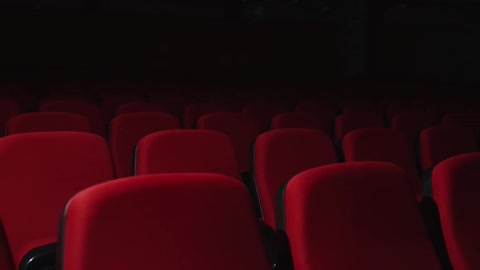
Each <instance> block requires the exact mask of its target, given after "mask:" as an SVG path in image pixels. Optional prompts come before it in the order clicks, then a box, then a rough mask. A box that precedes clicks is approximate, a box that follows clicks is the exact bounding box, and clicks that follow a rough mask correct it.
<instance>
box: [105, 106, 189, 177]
mask: <svg viewBox="0 0 480 270" xmlns="http://www.w3.org/2000/svg"><path fill="white" fill-rule="evenodd" d="M179 128H180V121H179V120H178V118H177V117H175V116H173V115H170V114H166V113H154V112H145V113H128V114H122V115H119V116H117V117H115V118H114V119H113V120H112V121H111V122H110V139H109V143H110V149H111V151H112V156H113V164H114V166H115V174H116V176H117V177H127V176H130V175H132V173H133V155H134V151H135V146H136V145H137V143H138V142H139V141H140V140H141V139H142V138H143V137H145V136H147V135H148V134H151V133H154V132H157V131H162V130H170V129H179Z"/></svg>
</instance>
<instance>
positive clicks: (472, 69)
mask: <svg viewBox="0 0 480 270" xmlns="http://www.w3.org/2000/svg"><path fill="white" fill-rule="evenodd" d="M478 14H480V1H464V0H455V1H435V0H431V1H423V2H421V1H413V0H410V1H388V0H384V1H375V0H337V1H336V0H325V1H316V0H232V1H220V0H218V1H217V0H177V1H171V0H169V1H153V0H41V1H40V0H2V2H0V35H1V36H0V80H2V81H3V82H20V81H22V82H32V83H45V84H48V83H50V82H58V81H70V82H74V81H83V82H85V81H107V80H111V81H112V80H115V81H142V82H145V81H160V82H164V83H166V84H168V83H175V82H179V81H182V82H193V83H207V84H218V85H255V86H257V87H261V86H262V85H281V86H285V87H289V86H290V85H291V86H292V87H293V86H298V85H305V86H307V87H308V86H313V85H334V84H335V83H336V82H338V81H342V80H344V79H345V78H350V77H352V76H355V77H361V78H367V79H375V80H388V81H398V82H404V81H415V82H418V81H420V82H435V83H443V84H454V85H457V84H466V85H476V84H477V83H478V82H479V76H478V74H480V72H479V71H480V64H479V63H480V53H479V48H480V35H479V25H480V16H478Z"/></svg>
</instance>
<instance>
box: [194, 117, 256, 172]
mask: <svg viewBox="0 0 480 270" xmlns="http://www.w3.org/2000/svg"><path fill="white" fill-rule="evenodd" d="M197 125H198V128H199V129H209V130H216V131H219V132H221V133H223V134H225V135H227V136H228V137H229V138H230V140H231V141H232V143H233V146H234V147H235V153H236V156H237V160H238V164H239V167H240V171H241V172H242V173H246V172H248V171H250V163H251V158H250V156H251V148H252V145H253V142H254V141H255V139H256V138H257V136H258V135H259V134H260V131H259V129H258V127H257V125H256V123H255V121H253V120H252V119H250V118H249V117H247V116H245V115H244V114H242V113H240V112H223V113H222V112H219V113H210V114H207V115H204V116H202V117H200V118H199V119H198V122H197Z"/></svg>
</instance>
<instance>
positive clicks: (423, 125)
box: [392, 111, 434, 149]
mask: <svg viewBox="0 0 480 270" xmlns="http://www.w3.org/2000/svg"><path fill="white" fill-rule="evenodd" d="M433 125H434V121H433V119H432V117H431V116H430V115H429V114H427V113H425V112H420V111H414V112H401V113H397V114H395V115H394V116H393V117H392V129H394V130H397V131H399V132H401V133H402V134H403V135H404V136H405V138H406V140H407V142H408V143H409V145H410V147H412V149H413V148H414V147H415V148H416V145H417V141H418V136H419V135H420V132H422V130H424V129H427V128H429V127H431V126H433Z"/></svg>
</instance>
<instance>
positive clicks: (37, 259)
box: [18, 244, 57, 270]
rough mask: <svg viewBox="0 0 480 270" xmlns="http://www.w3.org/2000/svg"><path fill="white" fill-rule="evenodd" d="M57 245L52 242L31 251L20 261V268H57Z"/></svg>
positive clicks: (27, 269)
mask: <svg viewBox="0 0 480 270" xmlns="http://www.w3.org/2000/svg"><path fill="white" fill-rule="evenodd" d="M56 263H57V245H56V244H50V245H46V246H42V247H38V248H35V249H32V250H31V251H29V252H28V253H27V254H26V255H25V256H24V257H23V259H22V261H21V262H20V266H19V267H18V270H55V268H56Z"/></svg>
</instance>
